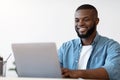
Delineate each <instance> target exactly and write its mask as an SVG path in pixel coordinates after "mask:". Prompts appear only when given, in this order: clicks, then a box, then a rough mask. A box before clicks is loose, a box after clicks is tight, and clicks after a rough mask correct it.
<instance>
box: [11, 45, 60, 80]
mask: <svg viewBox="0 0 120 80" xmlns="http://www.w3.org/2000/svg"><path fill="white" fill-rule="evenodd" d="M12 50H13V53H14V57H15V64H16V68H17V73H18V76H19V77H43V78H44V77H45V78H61V69H60V64H59V61H58V55H57V49H56V44H55V43H14V44H12Z"/></svg>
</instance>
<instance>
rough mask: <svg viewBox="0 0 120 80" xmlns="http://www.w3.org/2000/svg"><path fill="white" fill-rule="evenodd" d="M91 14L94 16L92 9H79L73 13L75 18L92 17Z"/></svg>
mask: <svg viewBox="0 0 120 80" xmlns="http://www.w3.org/2000/svg"><path fill="white" fill-rule="evenodd" d="M92 14H94V10H92V9H81V10H78V11H76V12H75V16H80V15H81V16H82V15H92Z"/></svg>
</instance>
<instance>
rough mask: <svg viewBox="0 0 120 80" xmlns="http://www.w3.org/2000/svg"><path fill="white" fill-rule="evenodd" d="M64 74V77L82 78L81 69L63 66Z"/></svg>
mask: <svg viewBox="0 0 120 80" xmlns="http://www.w3.org/2000/svg"><path fill="white" fill-rule="evenodd" d="M62 76H63V78H80V71H79V70H70V69H67V68H62Z"/></svg>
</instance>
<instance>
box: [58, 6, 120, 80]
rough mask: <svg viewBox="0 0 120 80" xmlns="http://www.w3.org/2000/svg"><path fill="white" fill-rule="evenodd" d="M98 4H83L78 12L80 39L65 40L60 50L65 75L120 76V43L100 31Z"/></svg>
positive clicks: (113, 79) (115, 79)
mask: <svg viewBox="0 0 120 80" xmlns="http://www.w3.org/2000/svg"><path fill="white" fill-rule="evenodd" d="M98 22H99V18H98V12H97V10H96V8H95V7H94V6H92V5H89V4H84V5H81V6H80V7H78V8H77V9H76V12H75V30H76V32H77V35H78V37H79V38H78V39H73V40H71V41H68V42H65V43H63V45H62V46H61V47H60V49H59V51H58V54H59V60H60V64H61V67H62V75H63V77H64V78H83V79H102V80H119V78H120V44H119V43H117V42H116V41H114V40H112V39H109V38H106V37H103V36H101V35H99V34H98V32H97V30H96V28H97V24H98Z"/></svg>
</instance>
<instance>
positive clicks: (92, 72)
mask: <svg viewBox="0 0 120 80" xmlns="http://www.w3.org/2000/svg"><path fill="white" fill-rule="evenodd" d="M62 75H63V78H84V79H102V80H109V76H108V74H107V72H106V70H105V69H104V68H97V69H89V70H69V69H66V68H64V69H62Z"/></svg>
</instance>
